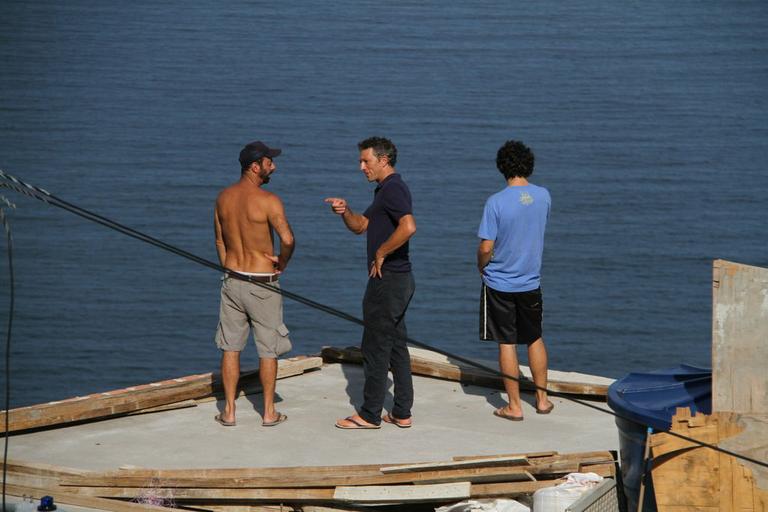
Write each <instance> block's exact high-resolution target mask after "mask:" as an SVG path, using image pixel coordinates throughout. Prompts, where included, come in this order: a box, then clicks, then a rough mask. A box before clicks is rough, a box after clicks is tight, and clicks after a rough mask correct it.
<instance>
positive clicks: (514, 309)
mask: <svg viewBox="0 0 768 512" xmlns="http://www.w3.org/2000/svg"><path fill="white" fill-rule="evenodd" d="M542 314H543V303H542V301H541V288H537V289H536V290H531V291H529V292H500V291H498V290H494V289H493V288H488V287H487V286H486V285H485V283H483V289H482V291H481V294H480V339H481V340H486V341H497V342H499V343H507V344H525V345H530V344H531V343H533V342H534V341H536V340H537V339H539V338H541V319H542Z"/></svg>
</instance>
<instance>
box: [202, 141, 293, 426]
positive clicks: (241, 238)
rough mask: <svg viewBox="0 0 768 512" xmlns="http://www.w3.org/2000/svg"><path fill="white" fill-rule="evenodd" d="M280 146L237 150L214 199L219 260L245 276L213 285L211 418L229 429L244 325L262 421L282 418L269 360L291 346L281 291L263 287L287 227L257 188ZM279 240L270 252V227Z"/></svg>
mask: <svg viewBox="0 0 768 512" xmlns="http://www.w3.org/2000/svg"><path fill="white" fill-rule="evenodd" d="M280 152H281V150H279V149H276V148H269V147H268V146H267V145H266V144H264V143H262V142H260V141H255V142H251V143H250V144H248V145H246V146H245V147H244V148H243V149H242V151H240V168H241V175H240V181H238V182H237V183H235V184H234V185H231V186H229V187H227V188H225V189H224V190H223V191H222V192H221V193H220V194H219V197H218V198H217V199H216V210H215V212H214V228H215V231H216V251H217V252H218V254H219V261H220V262H221V265H222V266H224V267H226V268H227V269H228V270H231V271H236V272H237V273H238V274H241V275H244V276H248V280H249V281H250V282H248V281H245V280H243V279H242V278H237V277H233V276H232V275H231V274H229V273H228V274H226V275H225V276H224V278H223V282H222V285H221V310H220V314H219V326H218V328H217V330H216V346H217V347H219V349H221V351H222V354H221V380H222V382H223V384H224V397H225V399H226V405H225V406H224V411H222V412H221V414H218V415H216V417H215V420H216V421H217V422H219V423H220V424H221V425H224V426H226V427H231V426H235V424H236V423H235V394H236V392H237V382H238V380H239V378H240V352H241V351H242V350H243V349H244V348H245V344H246V341H247V339H248V332H249V327H250V328H252V329H253V337H254V340H255V341H256V348H257V349H258V352H259V379H260V380H261V385H262V388H263V390H264V414H263V416H262V425H263V426H265V427H271V426H274V425H278V424H280V423H282V422H283V421H285V420H286V419H287V416H286V415H284V414H281V413H280V412H277V411H276V410H275V403H274V398H275V380H276V378H277V358H278V356H280V355H282V354H284V353H286V352H288V351H289V350H290V349H291V341H290V340H289V339H288V329H287V328H286V327H285V324H284V323H283V299H282V296H281V295H280V294H279V293H278V292H276V291H272V290H270V289H268V288H266V287H263V286H260V285H258V284H254V283H255V282H259V283H269V285H268V286H270V287H272V288H279V287H280V285H279V284H278V282H277V278H278V275H279V274H280V273H281V272H282V271H283V270H285V267H286V266H287V265H288V261H289V260H290V259H291V254H292V253H293V247H294V241H293V232H292V231H291V226H290V225H289V224H288V220H287V219H286V218H285V211H284V209H283V203H282V202H281V201H280V198H279V197H277V196H276V195H275V194H272V193H270V192H267V191H266V190H263V189H262V185H264V184H266V183H269V178H270V176H271V175H272V173H273V172H275V169H276V166H275V163H274V158H275V157H276V156H278V155H279V154H280ZM275 231H277V235H278V236H279V237H280V253H279V254H278V255H277V256H275V254H274V249H273V248H274V232H275Z"/></svg>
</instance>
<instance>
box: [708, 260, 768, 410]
mask: <svg viewBox="0 0 768 512" xmlns="http://www.w3.org/2000/svg"><path fill="white" fill-rule="evenodd" d="M712 273H713V277H712V412H738V413H746V414H768V379H766V378H765V364H766V361H768V343H766V332H768V307H766V304H768V303H767V302H766V297H768V269H766V268H760V267H753V266H749V265H741V264H739V263H733V262H731V261H725V260H715V261H714V262H713V265H712Z"/></svg>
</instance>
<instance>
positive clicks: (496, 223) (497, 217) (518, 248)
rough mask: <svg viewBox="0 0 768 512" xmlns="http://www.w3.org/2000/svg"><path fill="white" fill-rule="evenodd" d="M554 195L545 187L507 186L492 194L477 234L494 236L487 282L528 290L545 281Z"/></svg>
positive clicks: (506, 289)
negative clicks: (544, 261)
mask: <svg viewBox="0 0 768 512" xmlns="http://www.w3.org/2000/svg"><path fill="white" fill-rule="evenodd" d="M551 202H552V199H551V198H550V196H549V192H548V191H547V189H545V188H544V187H539V186H537V185H533V184H530V183H529V184H528V185H525V186H522V187H507V188H505V189H504V190H502V191H500V192H497V193H495V194H493V195H492V196H491V197H489V198H488V201H486V203H485V209H484V210H483V220H482V221H481V222H480V228H479V229H478V231H477V236H478V237H480V238H481V239H484V240H493V241H494V245H493V256H492V258H491V261H490V262H489V263H488V266H486V267H485V269H483V281H484V282H485V284H486V285H487V286H488V287H490V288H493V289H494V290H498V291H501V292H527V291H531V290H535V289H536V288H538V287H539V286H540V283H541V274H540V273H541V255H542V253H543V252H544V230H545V228H546V226H547V219H548V218H549V207H550V204H551Z"/></svg>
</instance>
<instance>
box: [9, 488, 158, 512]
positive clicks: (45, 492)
mask: <svg viewBox="0 0 768 512" xmlns="http://www.w3.org/2000/svg"><path fill="white" fill-rule="evenodd" d="M5 490H6V494H8V495H10V496H18V497H23V496H31V497H32V498H33V499H36V500H39V499H40V498H42V497H43V496H52V497H53V500H54V502H55V503H57V504H58V505H59V506H61V505H75V506H79V507H88V508H94V509H98V510H108V511H113V512H168V509H167V508H164V507H156V506H153V505H144V504H140V503H131V502H125V501H118V500H109V499H105V498H98V497H93V496H81V495H77V494H72V493H67V492H62V491H59V490H57V489H40V488H37V487H26V486H21V485H6V488H5Z"/></svg>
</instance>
